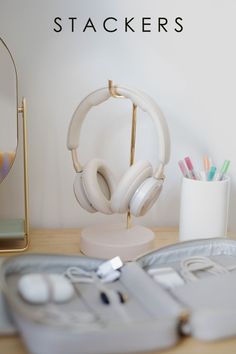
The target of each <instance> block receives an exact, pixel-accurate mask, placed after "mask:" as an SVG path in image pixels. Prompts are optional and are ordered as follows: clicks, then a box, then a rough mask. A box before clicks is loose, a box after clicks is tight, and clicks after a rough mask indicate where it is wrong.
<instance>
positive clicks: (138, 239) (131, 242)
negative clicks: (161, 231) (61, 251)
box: [80, 224, 154, 261]
mask: <svg viewBox="0 0 236 354" xmlns="http://www.w3.org/2000/svg"><path fill="white" fill-rule="evenodd" d="M153 240H154V233H153V232H152V231H151V230H149V229H147V228H145V227H143V226H133V227H131V228H130V229H126V228H125V226H124V225H123V224H122V225H121V224H112V225H109V224H108V225H107V224H106V225H93V226H89V227H86V228H85V229H83V230H82V231H81V239H80V249H81V252H82V253H84V254H85V255H87V256H90V257H96V258H104V259H109V258H113V257H115V256H120V258H121V259H122V260H123V261H130V260H134V259H136V258H137V257H138V256H140V255H142V254H144V253H146V252H148V251H151V249H152V247H153Z"/></svg>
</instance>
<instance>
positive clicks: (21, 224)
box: [0, 98, 29, 253]
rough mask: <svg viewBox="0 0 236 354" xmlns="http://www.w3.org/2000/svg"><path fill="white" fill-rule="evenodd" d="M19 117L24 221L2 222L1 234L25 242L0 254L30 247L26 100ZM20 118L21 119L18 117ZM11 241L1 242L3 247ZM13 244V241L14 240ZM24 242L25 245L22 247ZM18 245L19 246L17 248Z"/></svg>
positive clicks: (23, 101)
mask: <svg viewBox="0 0 236 354" xmlns="http://www.w3.org/2000/svg"><path fill="white" fill-rule="evenodd" d="M17 113H18V114H17V115H18V116H19V115H21V117H22V130H23V131H22V136H23V144H22V145H23V146H22V149H23V167H24V220H22V219H17V220H11V219H8V220H3V221H0V234H5V235H9V236H13V237H14V236H18V237H22V236H23V238H24V239H23V240H15V239H14V245H15V246H14V247H12V248H10V247H8V248H7V247H6V248H1V249H0V253H10V252H23V251H25V250H27V248H28V247H29V183H28V142H27V119H26V115H27V111H26V99H25V98H23V99H22V103H21V106H19V107H18V112H17ZM17 118H19V117H17ZM9 238H10V237H9ZM8 242H9V241H3V242H1V247H4V246H5V245H7V244H8ZM12 242H13V240H12ZM22 242H23V245H22ZM17 245H18V246H17Z"/></svg>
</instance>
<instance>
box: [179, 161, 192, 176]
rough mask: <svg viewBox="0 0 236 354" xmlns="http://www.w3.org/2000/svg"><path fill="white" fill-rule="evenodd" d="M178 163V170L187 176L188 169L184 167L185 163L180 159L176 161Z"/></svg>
mask: <svg viewBox="0 0 236 354" xmlns="http://www.w3.org/2000/svg"><path fill="white" fill-rule="evenodd" d="M178 164H179V168H180V170H181V172H182V174H183V176H184V177H185V178H189V174H188V170H187V168H186V166H185V163H184V162H183V161H182V160H180V161H179V162H178Z"/></svg>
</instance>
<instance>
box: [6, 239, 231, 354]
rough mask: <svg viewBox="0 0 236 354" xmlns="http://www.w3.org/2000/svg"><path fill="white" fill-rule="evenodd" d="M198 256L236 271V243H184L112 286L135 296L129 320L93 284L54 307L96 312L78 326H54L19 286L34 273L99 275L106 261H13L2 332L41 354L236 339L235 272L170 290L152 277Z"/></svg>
mask: <svg viewBox="0 0 236 354" xmlns="http://www.w3.org/2000/svg"><path fill="white" fill-rule="evenodd" d="M195 255H201V256H208V257H210V258H211V259H212V260H214V261H216V262H217V263H219V264H222V265H224V266H227V267H228V266H232V265H235V264H236V241H233V240H228V239H223V238H222V239H205V240H196V241H188V242H182V243H178V244H175V245H172V246H168V247H164V248H162V249H159V250H157V251H154V252H151V253H149V254H147V255H145V256H143V257H141V258H139V259H138V260H137V261H136V262H130V263H127V264H126V265H125V266H124V267H123V268H122V274H121V277H120V279H119V280H118V281H116V282H114V283H110V284H109V285H108V286H109V287H111V288H113V289H115V290H119V291H121V292H123V293H126V294H127V295H128V301H127V302H126V303H125V304H123V305H122V306H123V308H124V311H125V316H120V314H119V313H117V312H116V311H115V310H114V309H113V307H111V306H106V305H104V304H103V303H102V302H101V300H100V298H99V293H98V290H97V289H96V287H95V286H94V285H93V284H78V296H75V297H74V298H73V299H72V300H71V301H70V302H69V303H67V304H62V305H55V306H56V307H57V309H58V308H59V307H60V311H62V312H63V313H66V314H68V313H70V314H74V313H79V314H83V313H84V312H86V311H90V312H91V313H92V314H93V316H95V317H94V318H95V320H94V321H93V322H89V323H83V324H77V325H75V324H74V323H73V322H72V321H71V322H68V323H67V324H65V323H63V324H61V323H57V322H56V321H55V323H54V322H53V318H48V317H47V316H48V312H47V311H46V312H45V308H44V307H45V306H46V305H37V306H36V305H30V304H28V303H26V302H25V301H24V300H23V299H22V298H21V296H20V295H19V294H18V291H17V282H18V279H19V277H20V276H21V275H22V274H26V273H31V272H52V273H60V274H62V273H64V272H65V270H66V269H67V268H68V267H70V266H79V267H82V268H84V269H85V270H91V271H92V270H96V269H97V267H98V265H99V264H100V263H101V262H102V261H101V260H96V259H91V258H87V257H82V256H61V255H45V254H41V255H40V254H26V255H21V256H15V257H11V258H8V259H6V260H5V261H4V262H3V264H2V267H1V271H0V284H1V287H2V292H3V296H2V297H1V298H0V332H1V333H2V334H7V333H8V334H11V333H14V331H19V333H20V334H21V335H22V337H23V340H24V342H25V344H26V346H27V348H28V350H29V352H31V353H34V354H47V353H50V354H54V353H55V354H65V353H70V354H78V353H81V354H82V353H83V354H95V353H100V354H101V353H102V354H112V353H131V352H135V353H137V352H147V351H149V350H150V351H151V350H152V351H154V350H155V351H156V350H161V349H165V348H168V347H171V346H174V345H175V344H176V343H177V341H178V340H179V339H180V336H181V335H183V334H185V335H191V336H193V337H196V338H198V339H200V340H207V341H209V340H219V339H221V338H226V337H230V336H236V270H235V271H232V272H230V273H226V274H221V275H217V276H214V275H210V274H205V275H204V276H202V277H201V279H199V280H198V281H196V282H193V283H185V284H184V285H181V286H178V287H175V288H174V289H172V290H170V291H167V290H165V289H164V288H162V287H161V286H160V285H159V284H157V283H155V282H154V281H153V280H152V278H151V277H150V276H149V275H148V274H147V270H148V269H150V268H153V267H167V266H168V267H172V268H174V269H176V270H177V271H179V267H180V261H181V260H182V259H184V258H187V257H190V256H195ZM6 305H7V306H6ZM38 310H40V311H38ZM46 310H47V309H46ZM40 313H41V315H40ZM42 313H43V314H44V315H43V316H42ZM45 314H46V315H45Z"/></svg>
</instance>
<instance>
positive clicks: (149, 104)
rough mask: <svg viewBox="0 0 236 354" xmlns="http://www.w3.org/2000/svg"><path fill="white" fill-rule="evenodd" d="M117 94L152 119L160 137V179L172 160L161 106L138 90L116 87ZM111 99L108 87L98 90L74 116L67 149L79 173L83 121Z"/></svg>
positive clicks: (89, 96)
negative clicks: (79, 144)
mask: <svg viewBox="0 0 236 354" xmlns="http://www.w3.org/2000/svg"><path fill="white" fill-rule="evenodd" d="M116 92H117V93H118V94H119V95H122V96H124V97H125V98H128V99H130V100H131V101H132V102H133V104H135V105H137V106H138V107H139V108H141V109H142V110H143V111H144V112H146V113H147V114H148V115H149V116H150V117H151V118H152V120H153V122H154V124H155V127H156V131H157V134H158V136H159V146H160V166H159V167H158V169H157V171H156V172H155V174H154V175H155V177H157V178H158V177H160V176H161V174H162V172H163V168H164V165H166V164H167V163H168V161H169V158H170V137H169V130H168V127H167V123H166V121H165V118H164V116H163V114H162V112H161V110H160V108H159V106H158V105H157V104H156V103H155V101H153V100H152V99H151V98H150V97H149V96H147V95H146V94H143V93H141V92H140V91H137V90H133V89H129V88H125V87H121V86H116ZM110 97H111V94H110V91H109V89H108V87H104V88H101V89H98V90H96V91H94V92H92V93H90V94H89V95H88V96H87V97H85V98H84V99H83V101H82V102H81V103H80V104H79V105H78V107H77V108H76V110H75V112H74V114H73V116H72V119H71V122H70V126H69V131H68V137H67V147H68V149H69V150H71V152H72V159H73V163H74V167H75V169H76V171H77V172H81V171H82V167H81V166H80V163H79V161H78V157H77V151H76V149H77V147H78V143H79V134H80V130H81V127H82V124H83V121H84V119H85V117H86V115H87V113H88V112H89V110H90V109H91V108H92V107H94V106H97V105H99V104H101V103H103V102H105V101H106V100H108V99H109V98H110Z"/></svg>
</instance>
